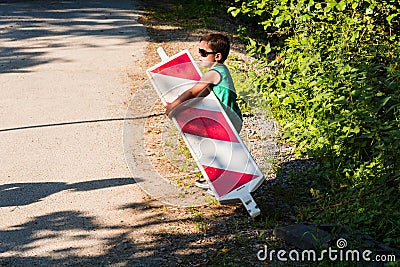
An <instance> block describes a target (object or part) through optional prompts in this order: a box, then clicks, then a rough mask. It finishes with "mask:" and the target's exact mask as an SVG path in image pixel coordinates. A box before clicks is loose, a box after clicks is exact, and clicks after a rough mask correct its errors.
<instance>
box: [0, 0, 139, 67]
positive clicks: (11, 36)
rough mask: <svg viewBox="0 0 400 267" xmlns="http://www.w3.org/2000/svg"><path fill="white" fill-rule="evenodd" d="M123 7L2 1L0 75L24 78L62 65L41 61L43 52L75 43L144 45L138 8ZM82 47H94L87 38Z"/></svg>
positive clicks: (73, 0) (115, 4) (72, 0)
mask: <svg viewBox="0 0 400 267" xmlns="http://www.w3.org/2000/svg"><path fill="white" fill-rule="evenodd" d="M121 3H127V1H121V0H120V1H97V0H88V1H76V0H70V1H45V0H35V1H24V0H5V1H2V3H0V42H2V44H3V45H2V46H3V47H2V48H1V49H0V73H18V72H28V70H26V69H27V68H29V67H32V66H36V65H40V64H45V63H48V62H51V61H59V60H62V59H57V58H50V59H46V58H43V56H47V55H48V52H46V50H45V49H48V48H49V47H51V48H64V47H65V48H70V43H69V40H70V39H71V38H73V37H95V38H109V37H114V38H115V39H118V40H119V42H120V43H121V44H129V43H134V42H137V41H143V38H144V36H145V32H144V31H145V30H144V29H143V27H138V26H139V24H138V23H137V17H138V16H139V15H140V11H139V9H138V8H139V7H138V6H134V5H133V2H132V4H130V3H131V2H129V4H121ZM49 40H51V41H49ZM32 46H33V47H32ZM81 46H82V47H96V46H97V45H96V43H92V42H90V41H89V38H88V39H85V41H82V42H81ZM44 50H45V51H44Z"/></svg>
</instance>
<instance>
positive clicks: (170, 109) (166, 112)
mask: <svg viewBox="0 0 400 267" xmlns="http://www.w3.org/2000/svg"><path fill="white" fill-rule="evenodd" d="M173 109H174V107H173V105H172V103H169V104H167V105H166V106H165V114H166V115H167V116H168V117H170V114H171V112H172V110H173Z"/></svg>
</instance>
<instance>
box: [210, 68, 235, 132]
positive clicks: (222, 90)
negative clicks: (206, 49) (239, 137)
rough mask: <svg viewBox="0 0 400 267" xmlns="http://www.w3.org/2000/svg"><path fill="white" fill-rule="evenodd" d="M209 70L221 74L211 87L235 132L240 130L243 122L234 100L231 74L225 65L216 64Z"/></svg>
mask: <svg viewBox="0 0 400 267" xmlns="http://www.w3.org/2000/svg"><path fill="white" fill-rule="evenodd" d="M211 70H214V71H217V72H218V73H219V74H220V75H221V80H220V81H219V83H218V84H215V85H212V86H211V89H212V91H213V92H214V94H215V96H216V97H217V98H218V100H219V101H220V102H221V104H222V106H223V107H224V109H225V111H226V113H227V115H228V117H229V118H230V119H231V121H232V123H233V125H234V126H235V128H236V130H237V132H240V130H241V128H242V123H243V117H242V112H241V111H240V108H239V105H238V103H237V102H236V98H237V95H236V89H235V86H234V84H233V81H232V77H231V74H230V72H229V70H228V68H227V67H226V66H225V65H222V64H221V65H217V66H215V67H213V68H212V69H211Z"/></svg>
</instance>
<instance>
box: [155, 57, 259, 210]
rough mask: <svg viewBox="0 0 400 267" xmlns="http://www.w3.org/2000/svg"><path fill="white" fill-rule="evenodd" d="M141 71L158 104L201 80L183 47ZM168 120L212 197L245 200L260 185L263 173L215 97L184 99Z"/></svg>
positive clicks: (168, 101) (174, 97)
mask: <svg viewBox="0 0 400 267" xmlns="http://www.w3.org/2000/svg"><path fill="white" fill-rule="evenodd" d="M147 74H148V76H149V78H150V81H151V83H152V85H153V87H154V88H155V89H156V91H157V93H158V94H159V96H160V98H161V100H162V102H163V103H164V105H166V104H167V103H170V102H172V101H174V100H175V99H176V98H177V97H178V96H179V95H180V94H181V93H183V92H184V91H186V90H187V89H189V88H191V87H192V86H193V85H194V84H195V83H197V82H198V81H199V80H200V78H201V72H200V70H199V68H198V67H197V65H196V64H195V62H194V60H193V58H192V57H191V55H190V54H189V52H188V51H186V50H185V51H182V52H181V53H179V54H177V55H175V56H173V57H171V58H169V59H168V60H167V61H165V62H162V63H160V64H157V65H156V66H154V67H152V68H150V69H148V70H147ZM172 119H173V121H174V122H175V125H176V126H177V127H178V129H180V131H181V134H182V136H183V138H184V140H185V142H186V144H187V146H188V147H189V150H190V152H191V154H192V156H193V158H194V159H195V161H196V163H197V165H198V167H199V168H200V170H201V171H202V174H203V175H204V176H205V177H206V178H207V180H208V181H209V184H210V185H211V186H212V188H213V189H214V193H216V198H217V199H218V200H219V201H225V200H230V199H241V200H242V201H243V199H246V200H248V199H249V198H251V196H250V192H252V191H254V190H255V189H256V188H257V187H258V186H259V185H260V184H261V183H262V181H263V174H262V172H261V171H260V169H259V167H258V166H257V164H256V163H255V161H254V159H253V158H252V156H251V155H250V153H249V151H248V150H247V148H246V146H245V145H244V144H243V142H242V140H241V138H240V136H239V134H238V133H237V132H236V130H235V128H234V127H233V124H232V122H231V121H230V120H229V118H228V116H227V115H226V113H225V111H224V109H223V108H222V106H221V104H220V102H219V101H218V99H217V98H216V96H215V95H214V94H209V95H208V96H207V97H204V98H196V99H193V100H190V101H187V102H186V103H184V104H182V105H181V106H180V107H179V110H178V111H177V112H174V114H173V118H172ZM243 202H244V201H243ZM246 208H247V207H246ZM253 208H254V207H253ZM255 208H256V207H255ZM256 209H257V208H256ZM249 212H250V211H249Z"/></svg>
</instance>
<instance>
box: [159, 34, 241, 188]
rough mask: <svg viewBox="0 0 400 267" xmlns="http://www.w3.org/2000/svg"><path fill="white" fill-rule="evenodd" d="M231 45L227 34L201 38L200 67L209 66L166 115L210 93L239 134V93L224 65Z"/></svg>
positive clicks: (175, 101) (209, 35)
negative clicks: (188, 101)
mask: <svg viewBox="0 0 400 267" xmlns="http://www.w3.org/2000/svg"><path fill="white" fill-rule="evenodd" d="M229 50H230V43H229V39H228V37H227V36H226V35H225V34H222V33H211V34H206V35H204V36H203V37H201V39H200V43H199V54H200V61H201V63H200V64H201V65H202V66H205V67H209V68H210V70H209V71H207V72H206V73H205V74H204V75H203V77H202V78H201V80H200V81H199V82H198V83H196V84H195V85H194V86H193V87H192V88H190V89H188V90H186V91H185V92H184V93H182V94H181V95H180V96H179V97H178V98H177V99H175V100H174V101H173V102H172V103H170V104H168V105H167V106H166V114H167V115H168V116H169V115H170V114H172V113H173V111H174V109H175V108H177V107H178V106H179V105H180V104H182V103H183V102H185V101H187V100H190V99H192V98H195V97H205V96H207V95H208V94H209V93H210V92H211V91H213V92H214V94H215V96H216V97H217V98H218V100H219V101H220V103H221V105H222V107H223V108H224V110H225V112H226V114H227V115H228V117H229V118H230V120H231V122H232V124H233V125H234V127H235V129H236V131H237V132H238V133H239V132H240V130H241V128H242V124H243V119H242V113H241V111H240V108H239V105H238V104H237V102H236V97H237V95H236V90H235V86H234V84H233V81H232V77H231V75H230V73H229V70H228V68H227V67H226V66H225V65H224V64H223V63H224V62H225V60H226V58H227V57H228V55H229ZM196 186H198V187H200V188H203V189H207V188H208V185H207V183H204V182H196Z"/></svg>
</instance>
